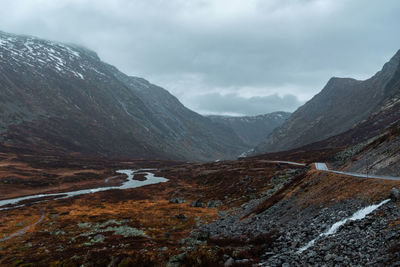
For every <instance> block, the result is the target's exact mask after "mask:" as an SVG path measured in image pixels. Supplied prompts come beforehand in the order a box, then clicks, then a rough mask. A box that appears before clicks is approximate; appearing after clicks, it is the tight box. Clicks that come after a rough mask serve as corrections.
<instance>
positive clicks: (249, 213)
mask: <svg viewBox="0 0 400 267" xmlns="http://www.w3.org/2000/svg"><path fill="white" fill-rule="evenodd" d="M298 155H300V158H298ZM306 155H307V153H305V152H291V153H289V152H287V154H286V158H287V159H290V161H289V162H287V161H280V160H278V159H276V158H274V157H276V155H274V154H271V155H264V156H263V157H261V156H258V158H252V159H250V158H249V159H241V160H237V161H219V162H211V163H179V162H161V161H160V162H157V161H153V162H152V161H149V162H146V161H142V162H140V161H138V162H134V161H132V162H123V161H120V162H118V161H109V162H107V161H106V160H104V161H100V162H96V161H92V162H90V161H86V162H84V163H83V164H84V165H81V166H79V164H78V163H77V162H78V160H77V161H73V160H72V159H69V161H68V162H69V164H70V166H68V167H67V168H71V167H72V166H73V168H72V169H75V170H77V171H76V172H74V174H72V172H69V175H71V176H72V177H74V179H76V182H75V185H74V187H73V188H75V189H76V190H80V189H84V188H87V189H89V188H91V187H90V186H89V185H91V186H92V187H102V186H105V185H106V184H105V182H104V181H105V179H107V178H110V177H113V176H116V173H115V171H117V170H119V169H140V168H147V169H149V168H151V169H153V168H154V170H149V171H147V172H152V173H154V174H155V175H156V176H158V177H165V178H167V179H168V181H166V182H163V183H158V184H153V185H146V186H144V187H138V188H131V189H128V188H127V189H124V190H117V189H115V190H107V191H99V192H95V193H90V194H84V195H78V196H74V197H71V198H66V199H58V200H51V199H46V201H43V202H38V203H35V201H29V200H27V201H26V202H24V206H22V207H16V208H11V209H7V210H2V212H1V214H2V216H1V221H0V226H1V227H0V233H1V236H0V238H1V241H0V242H1V243H0V247H1V252H0V263H1V264H2V265H6V266H7V265H24V266H29V265H31V266H48V265H63V264H64V265H68V266H78V265H81V264H84V265H88V266H102V265H104V266H106V265H108V264H112V265H115V266H119V265H118V264H121V266H122V264H128V266H129V265H132V266H133V265H137V264H139V265H143V266H146V265H147V266H154V265H156V266H164V265H167V264H168V266H192V265H203V266H220V265H223V264H224V263H225V262H227V261H232V260H233V261H234V263H235V264H239V265H242V266H251V265H253V264H256V263H262V265H265V266H271V265H274V266H275V265H279V264H280V263H279V262H288V261H289V262H291V263H292V264H300V263H304V262H309V264H311V263H318V262H325V258H326V257H327V255H328V254H329V255H332V257H331V259H330V260H331V261H328V262H332V263H334V262H336V263H340V262H341V263H350V262H353V261H354V262H367V261H368V262H369V261H372V260H373V259H380V258H379V257H380V256H379V255H387V257H386V258H385V259H380V260H381V261H382V262H383V261H384V262H386V263H388V262H394V261H395V260H396V259H397V258H396V257H397V256H396V255H398V254H396V250H393V249H394V248H395V246H397V243H396V240H399V239H397V238H396V236H397V235H398V230H399V228H398V227H399V225H400V221H398V218H396V216H397V215H396V214H397V213H396V212H398V205H399V202H396V199H394V200H393V201H390V202H389V203H386V204H385V205H383V206H382V207H380V208H378V209H377V210H376V211H373V212H372V213H371V214H370V215H368V216H367V217H366V218H365V219H362V220H359V221H354V222H352V223H346V224H344V225H343V226H342V227H341V228H340V229H339V230H338V233H336V234H335V235H332V236H327V237H324V238H320V239H319V240H317V241H316V242H315V244H314V245H313V246H311V247H309V248H308V249H307V250H305V251H304V252H302V253H300V254H299V253H297V251H298V250H299V249H300V248H301V247H302V246H305V245H306V244H307V242H309V241H311V240H312V239H313V238H315V237H316V236H317V235H318V234H319V233H322V232H323V231H324V229H326V228H327V227H330V226H331V225H333V224H334V223H335V222H336V221H340V220H341V219H345V218H346V217H348V216H351V214H353V213H355V212H356V211H357V210H358V209H361V208H363V207H366V206H368V205H372V204H376V203H379V202H380V201H383V200H385V199H388V198H390V192H391V190H392V188H400V181H393V180H381V179H363V178H358V177H350V176H348V175H344V174H341V173H335V172H327V171H326V170H324V167H323V166H322V167H319V168H315V167H314V164H313V163H314V162H316V161H317V160H316V159H318V158H321V159H326V161H328V162H329V158H330V159H332V158H334V155H335V151H313V152H310V153H309V154H308V156H306ZM279 156H285V155H284V153H282V154H281V155H279ZM29 158H30V157H27V156H26V155H25V156H24V157H23V158H22V159H23V160H24V161H25V162H21V159H18V157H16V158H13V159H12V160H11V161H10V159H9V158H8V159H6V160H5V162H3V163H2V164H1V166H2V168H9V169H11V168H10V167H9V166H8V167H4V166H5V165H7V164H9V163H10V162H12V163H13V166H23V165H24V168H25V169H27V170H28V169H29V170H30V171H31V172H33V171H34V170H36V171H38V169H36V168H38V167H43V166H41V165H40V162H42V161H43V159H41V160H38V159H36V160H35V162H31V163H29V162H27V161H26V160H27V159H29ZM305 158H308V159H307V160H306V161H302V160H303V159H305ZM53 160H54V159H53ZM292 160H293V161H294V162H291V161H292ZM299 162H300V163H299ZM6 163H7V164H6ZM60 163H61V161H60V160H59V159H58V160H56V161H54V162H52V160H51V159H48V158H47V159H46V165H48V166H53V168H51V169H48V170H46V168H40V171H42V172H51V173H61V171H63V173H64V172H65V169H66V168H65V167H63V168H59V166H60ZM66 165H68V164H66ZM96 165H97V167H98V166H99V165H101V166H102V167H103V168H102V169H101V172H100V173H101V174H100V175H98V178H97V179H95V181H90V183H89V181H81V180H82V177H83V176H81V174H80V170H82V169H86V170H94V169H97V167H96ZM317 166H318V164H317ZM18 172H20V170H18V168H15V173H18ZM88 172H90V171H88ZM33 173H34V172H33ZM137 175H138V177H137V179H138V180H143V179H141V178H140V177H141V176H140V173H138V174H137ZM62 178H63V176H60V179H62ZM115 178H116V181H115V182H114V183H115V186H119V185H121V184H122V183H124V181H125V180H126V176H124V175H117V177H115ZM4 179H7V178H6V177H2V178H1V179H0V182H1V181H3V180H4ZM25 179H26V184H25V185H24V187H26V188H27V189H28V188H29V187H30V185H29V184H30V183H29V182H30V179H29V178H26V177H25ZM54 180H57V179H54ZM83 180H84V179H83ZM81 182H83V183H81ZM138 182H140V181H138ZM64 183H65V184H64ZM69 183H70V182H66V181H64V182H61V183H60V185H59V186H60V189H56V188H49V187H48V186H47V185H46V186H45V187H44V188H35V189H34V190H32V189H33V188H31V190H32V191H31V192H34V191H36V192H37V193H39V192H41V193H43V192H57V190H61V191H66V190H62V189H63V188H68V187H71V185H69ZM102 183H103V184H102ZM93 185H95V186H93ZM7 186H11V187H10V188H13V186H15V185H7ZM106 186H107V185H106ZM2 189H3V187H2ZM3 190H4V191H9V190H7V189H6V188H4V189H3ZM10 191H11V190H10ZM22 192H28V191H22ZM58 192H59V191H58ZM366 222H371V224H366ZM377 223H379V225H381V226H382V227H384V229H385V231H384V232H383V234H382V233H381V232H380V231H381V229H379V228H378V227H377V226H376V224H377ZM359 228H360V229H364V230H368V231H366V232H365V233H367V234H368V235H371V234H374V235H377V234H379V235H380V237H379V238H378V239H376V238H377V237H376V236H375V237H374V238H375V239H376V240H375V241H374V242H383V241H384V240H386V238H387V237H388V238H389V237H390V239H388V240H387V241H384V242H385V245H384V246H382V247H381V249H380V250H379V251H375V250H374V252H373V253H372V252H371V253H372V254H371V255H370V256H369V257H367V258H362V257H361V258H358V256H355V252H354V251H353V250H352V251H348V252H346V250H344V251H343V249H341V252H340V255H339V253H338V252H335V251H337V250H335V248H336V246H338V245H335V244H336V243H335V242H337V241H335V240H340V237H338V235H341V234H342V233H343V232H345V233H347V235H349V234H351V235H355V237H354V238H356V237H357V240H358V241H357V242H364V241H362V240H365V242H366V241H367V239H363V238H372V237H370V236H368V235H367V236H363V234H362V233H364V231H361V232H353V231H354V230H353V229H359ZM376 231H378V232H376ZM283 233H286V234H283ZM327 240H331V244H330V246H331V247H332V246H333V247H332V248H331V249H329V253H328V252H324V251H323V250H321V248H322V247H321V246H322V245H324V244H325V243H326V242H327ZM332 240H333V241H332ZM349 246H350V245H349ZM350 247H351V246H350ZM339 248H340V246H338V247H337V249H339ZM346 253H347V254H346ZM374 253H375V254H374ZM339 256H340V257H342V258H343V259H339V260H342V261H336V260H338V257H339ZM378 256H379V257H378ZM329 257H330V256H329ZM231 258H232V260H231Z"/></svg>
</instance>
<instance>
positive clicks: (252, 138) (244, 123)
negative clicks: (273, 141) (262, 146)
mask: <svg viewBox="0 0 400 267" xmlns="http://www.w3.org/2000/svg"><path fill="white" fill-rule="evenodd" d="M289 116H290V113H288V112H273V113H269V114H263V115H257V116H244V117H232V116H218V115H210V116H208V117H209V118H210V119H211V120H212V121H214V122H218V123H222V124H224V125H226V126H228V127H231V128H232V129H233V131H234V132H235V133H236V134H237V135H238V136H239V137H240V138H241V139H242V141H243V142H244V143H245V144H246V145H248V146H249V148H253V147H255V146H256V145H258V144H259V143H261V142H262V141H263V140H265V139H266V138H267V136H268V135H269V134H270V133H271V132H272V131H273V130H274V129H275V128H276V127H278V126H280V125H282V123H284V122H285V120H286V119H287V118H289Z"/></svg>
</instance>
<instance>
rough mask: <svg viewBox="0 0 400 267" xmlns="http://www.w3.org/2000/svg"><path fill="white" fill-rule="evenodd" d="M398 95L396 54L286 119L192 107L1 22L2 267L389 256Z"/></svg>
mask: <svg viewBox="0 0 400 267" xmlns="http://www.w3.org/2000/svg"><path fill="white" fill-rule="evenodd" d="M22 74H23V75H22ZM214 96H215V95H214ZM228 96H230V97H231V98H233V99H234V98H235V97H237V96H236V95H235V94H231V95H228ZM259 99H269V98H268V97H266V98H262V97H256V98H249V99H248V100H249V101H250V100H251V101H253V102H254V101H255V102H254V103H258V102H257V101H259ZM272 99H273V100H274V101H279V99H280V96H278V95H274V96H272ZM285 99H287V100H288V101H290V100H293V101H294V102H295V103H297V102H298V101H297V100H296V97H293V98H292V97H290V96H285ZM399 99H400V51H398V52H397V53H396V54H395V55H394V56H393V57H392V58H391V59H390V60H389V61H388V62H387V63H386V64H384V66H383V67H382V69H381V70H380V71H379V72H377V73H376V74H375V75H374V76H372V77H371V78H369V79H366V80H363V81H361V80H355V79H351V78H337V77H333V78H331V79H330V80H329V81H328V83H327V84H326V85H325V87H324V88H323V89H322V91H321V92H320V93H318V94H317V95H315V96H314V97H313V98H312V99H311V100H309V101H308V102H306V103H305V104H304V105H302V106H300V107H299V108H298V109H297V110H296V111H295V112H293V113H289V112H283V111H276V112H272V113H268V114H261V115H255V116H241V117H234V116H224V115H207V116H203V115H201V114H198V113H196V112H194V111H192V110H190V109H188V108H187V107H185V106H184V105H183V104H182V103H181V102H180V101H179V100H178V98H176V97H175V96H173V95H172V94H170V93H169V92H168V91H167V90H165V89H164V88H162V87H160V86H157V85H155V84H153V83H151V82H149V81H147V80H145V79H143V78H139V77H135V76H129V75H126V74H124V73H123V72H121V71H120V70H118V69H117V68H116V67H114V66H112V65H110V64H108V63H106V62H104V61H102V60H101V59H100V57H99V56H98V55H97V54H96V52H94V51H92V50H89V49H87V48H85V47H81V46H78V45H74V44H64V43H58V42H53V41H49V40H45V39H40V38H36V37H32V36H25V35H16V34H11V33H5V32H1V31H0V112H1V113H0V266H25V267H26V266H71V267H72V266H88V267H89V266H90V267H91V266H93V267H94V266H96V267H97V266H110V267H123V266H168V267H179V266H224V267H230V266H285V267H287V266H398V265H400V160H399V159H400V158H399V157H400V156H399V155H400V150H399V147H400V127H399V125H400V124H399V122H400V101H399ZM210 101H211V99H210ZM296 101H297V102H296ZM226 114H231V113H226ZM234 114H236V113H234Z"/></svg>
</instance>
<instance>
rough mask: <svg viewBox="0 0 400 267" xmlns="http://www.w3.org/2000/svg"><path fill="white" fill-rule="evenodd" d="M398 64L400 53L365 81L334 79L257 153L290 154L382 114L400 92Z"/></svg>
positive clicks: (267, 140)
mask: <svg viewBox="0 0 400 267" xmlns="http://www.w3.org/2000/svg"><path fill="white" fill-rule="evenodd" d="M399 64H400V51H398V52H397V53H396V54H395V56H393V57H392V59H391V60H390V61H389V62H388V63H386V64H385V65H384V66H383V68H382V70H381V71H379V72H378V73H376V74H375V75H374V76H373V77H371V78H369V79H367V80H365V81H358V80H355V79H350V78H331V79H330V80H329V82H328V83H327V85H326V86H325V87H324V88H323V90H322V91H321V92H320V93H319V94H317V95H316V96H314V97H313V98H312V99H311V100H310V101H308V102H307V103H306V104H304V105H303V106H302V107H300V108H299V109H297V110H296V111H295V112H294V113H293V114H292V115H291V116H290V118H289V119H288V120H287V121H286V122H285V123H284V124H283V125H282V126H280V127H278V128H276V129H275V130H274V131H273V132H272V133H271V134H270V135H269V136H268V138H267V139H266V140H265V141H264V142H262V143H261V144H260V145H258V146H257V147H256V149H255V151H256V153H258V154H261V153H264V152H276V151H283V150H290V149H294V148H299V147H302V146H304V145H307V144H311V143H314V142H318V141H321V140H325V139H327V138H329V137H332V136H335V135H338V134H341V133H343V132H346V131H347V130H350V129H352V128H354V127H356V126H357V125H358V124H360V123H362V122H363V121H364V120H366V119H368V118H369V117H370V116H372V115H373V114H377V113H379V111H380V110H381V109H383V108H384V107H385V105H387V103H389V102H390V101H391V100H392V98H393V96H394V94H396V92H398V90H399V88H398V86H396V85H397V84H398V80H399V72H400V70H399Z"/></svg>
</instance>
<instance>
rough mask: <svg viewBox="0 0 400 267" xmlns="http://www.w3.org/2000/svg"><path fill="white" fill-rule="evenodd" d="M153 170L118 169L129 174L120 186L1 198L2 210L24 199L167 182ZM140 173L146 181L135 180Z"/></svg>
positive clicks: (81, 193)
mask: <svg viewBox="0 0 400 267" xmlns="http://www.w3.org/2000/svg"><path fill="white" fill-rule="evenodd" d="M151 170H154V169H140V170H118V171H117V173H121V174H125V175H126V176H128V178H127V181H125V182H124V183H123V184H122V185H120V186H109V187H98V188H92V189H83V190H77V191H71V192H63V193H52V194H38V195H31V196H25V197H18V198H12V199H5V200H0V210H6V209H14V208H17V207H22V206H24V204H19V203H20V202H22V201H26V200H34V202H33V203H38V202H43V201H48V200H57V199H64V198H70V197H75V196H79V195H86V194H92V193H97V192H101V191H107V190H114V189H120V190H124V189H131V188H136V187H141V186H145V185H151V184H158V183H165V182H167V181H168V179H166V178H164V177H157V176H155V175H154V174H153V173H151V172H149V171H151ZM138 173H142V174H145V178H146V180H144V181H138V180H134V179H133V178H134V176H135V174H138ZM48 197H53V198H51V199H47V198H48ZM43 198H46V199H45V200H44V199H43Z"/></svg>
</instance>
